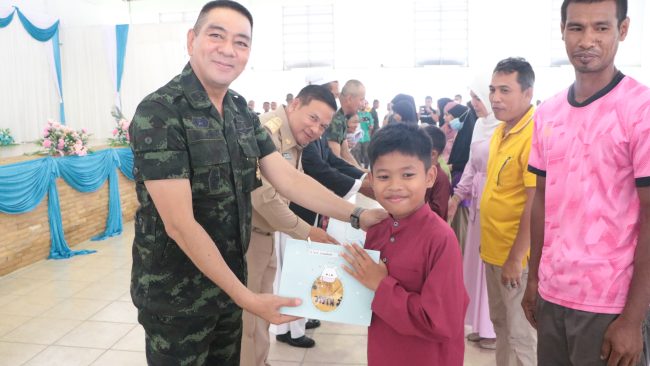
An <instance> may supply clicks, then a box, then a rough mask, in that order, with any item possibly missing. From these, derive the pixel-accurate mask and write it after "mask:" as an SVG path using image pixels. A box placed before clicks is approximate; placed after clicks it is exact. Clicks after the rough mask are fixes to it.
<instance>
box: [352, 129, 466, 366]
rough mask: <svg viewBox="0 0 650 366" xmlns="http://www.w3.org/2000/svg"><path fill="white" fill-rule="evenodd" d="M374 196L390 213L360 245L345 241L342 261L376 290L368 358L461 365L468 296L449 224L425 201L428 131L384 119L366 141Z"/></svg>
mask: <svg viewBox="0 0 650 366" xmlns="http://www.w3.org/2000/svg"><path fill="white" fill-rule="evenodd" d="M368 155H369V158H370V171H371V172H370V180H371V184H372V188H373V190H374V192H375V198H376V200H377V201H378V202H379V203H380V204H381V205H382V206H383V207H384V208H385V209H386V211H388V213H389V214H390V217H388V218H387V219H385V220H384V221H382V222H380V223H379V224H377V225H375V226H373V227H371V228H370V229H369V230H368V233H367V236H366V243H365V248H367V249H374V250H378V251H379V252H380V259H381V260H380V262H379V263H375V262H374V261H373V260H372V259H371V258H370V257H369V256H368V254H367V253H366V252H365V251H364V250H363V249H362V248H361V247H359V246H358V245H356V244H354V245H347V246H346V249H347V253H346V254H343V257H344V258H345V260H346V261H347V262H348V264H349V265H350V267H351V268H352V269H351V268H348V267H347V266H344V269H345V270H346V271H347V272H348V273H349V274H350V275H352V276H353V277H354V278H356V279H357V280H358V281H359V282H361V283H362V284H363V285H364V286H366V287H367V288H369V289H371V290H373V291H375V297H374V299H373V301H372V305H371V308H372V312H373V317H372V321H371V323H370V327H369V328H368V365H369V366H383V365H387V366H388V365H391V366H392V365H410V366H418V365H422V366H423V365H431V366H436V365H440V366H462V364H463V354H464V348H465V342H464V325H463V323H464V319H465V311H466V309H467V304H468V302H469V299H468V296H467V292H466V291H465V286H464V284H463V271H462V259H461V254H460V249H459V246H458V242H457V240H456V236H455V235H454V232H453V231H452V230H451V228H450V227H449V225H447V223H446V222H445V221H443V220H442V219H441V218H440V217H438V216H437V215H436V214H435V213H433V211H431V208H430V207H429V206H428V205H427V204H426V203H425V201H424V194H425V191H426V189H427V188H428V187H431V186H432V185H433V182H434V181H435V178H436V170H435V169H433V167H432V165H431V139H430V138H429V137H428V136H427V135H426V133H425V132H424V131H422V130H421V129H419V128H418V127H417V126H414V125H409V124H405V123H396V124H391V125H388V126H386V127H384V128H382V129H380V130H379V131H377V133H375V135H374V136H373V140H372V141H371V142H370V146H369V148H368Z"/></svg>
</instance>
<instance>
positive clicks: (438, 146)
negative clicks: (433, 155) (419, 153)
mask: <svg viewBox="0 0 650 366" xmlns="http://www.w3.org/2000/svg"><path fill="white" fill-rule="evenodd" d="M422 129H423V130H424V132H426V133H427V135H429V137H430V138H431V143H432V149H433V150H435V151H437V152H438V154H442V152H443V151H444V150H445V146H447V135H445V133H444V132H443V131H442V130H441V129H439V128H438V127H436V126H434V125H426V126H424V127H422Z"/></svg>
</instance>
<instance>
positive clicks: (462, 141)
mask: <svg viewBox="0 0 650 366" xmlns="http://www.w3.org/2000/svg"><path fill="white" fill-rule="evenodd" d="M448 113H449V114H451V115H452V116H454V117H455V118H459V119H460V122H462V124H463V127H461V129H460V130H459V131H458V134H457V135H456V139H455V140H454V144H453V145H452V147H451V153H450V154H449V164H452V171H454V172H461V173H462V172H463V170H464V169H465V165H466V164H467V162H468V161H469V150H470V145H471V143H472V135H473V133H474V125H475V123H476V114H474V111H473V110H471V109H469V108H467V107H465V106H464V105H462V104H456V105H454V106H453V107H451V108H450V109H449V112H448Z"/></svg>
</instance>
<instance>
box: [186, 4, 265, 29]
mask: <svg viewBox="0 0 650 366" xmlns="http://www.w3.org/2000/svg"><path fill="white" fill-rule="evenodd" d="M216 8H227V9H232V10H234V11H236V12H238V13H239V14H241V15H243V16H245V17H246V19H248V22H249V23H251V30H252V29H253V15H252V14H251V12H250V11H248V9H246V7H245V6H244V5H242V4H240V3H238V2H236V1H231V0H215V1H210V2H208V3H206V4H205V5H203V8H201V12H200V13H199V16H198V17H197V18H196V23H194V33H198V32H199V31H200V30H201V27H203V23H204V21H205V17H206V15H207V14H208V13H209V12H210V10H212V9H216Z"/></svg>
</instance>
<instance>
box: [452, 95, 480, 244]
mask: <svg viewBox="0 0 650 366" xmlns="http://www.w3.org/2000/svg"><path fill="white" fill-rule="evenodd" d="M444 119H445V122H446V123H445V125H447V126H449V128H450V129H451V130H453V131H457V134H456V138H455V139H454V144H453V145H452V148H451V152H450V154H449V159H448V161H447V162H448V163H449V167H450V168H451V189H452V192H453V191H454V189H455V188H456V185H457V184H458V181H460V177H461V176H462V175H463V170H464V169H465V165H466V164H467V161H468V160H469V148H470V144H471V142H472V133H473V131H474V123H475V122H476V115H475V114H474V111H472V110H471V109H470V108H467V107H465V106H464V105H462V104H458V103H456V102H454V101H452V102H449V103H447V105H446V106H445V108H444ZM467 214H468V211H467V206H466V205H465V204H463V205H461V206H460V208H459V209H458V210H457V211H456V214H455V215H450V216H448V217H449V219H451V222H450V225H451V228H452V229H454V232H455V233H456V237H457V238H458V243H459V244H460V248H461V250H462V251H463V252H464V251H465V237H466V236H467Z"/></svg>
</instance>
